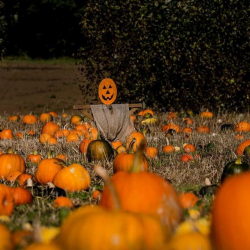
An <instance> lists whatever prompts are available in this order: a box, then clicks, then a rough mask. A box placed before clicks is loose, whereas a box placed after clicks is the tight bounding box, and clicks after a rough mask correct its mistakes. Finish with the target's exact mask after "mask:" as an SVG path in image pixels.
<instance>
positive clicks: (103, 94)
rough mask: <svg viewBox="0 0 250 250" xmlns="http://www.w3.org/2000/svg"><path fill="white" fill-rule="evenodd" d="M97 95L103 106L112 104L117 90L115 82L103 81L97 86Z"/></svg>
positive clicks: (108, 79)
mask: <svg viewBox="0 0 250 250" xmlns="http://www.w3.org/2000/svg"><path fill="white" fill-rule="evenodd" d="M98 94H99V98H100V100H101V102H102V103H103V104H105V105H110V104H112V103H113V102H114V101H115V99H116V96H117V88H116V84H115V82H114V81H113V80H112V79H110V78H105V79H103V80H102V81H101V83H100V85H99V88H98Z"/></svg>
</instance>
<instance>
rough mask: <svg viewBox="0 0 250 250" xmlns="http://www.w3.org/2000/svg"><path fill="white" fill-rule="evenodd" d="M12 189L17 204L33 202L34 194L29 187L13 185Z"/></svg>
mask: <svg viewBox="0 0 250 250" xmlns="http://www.w3.org/2000/svg"><path fill="white" fill-rule="evenodd" d="M10 190H11V194H12V197H13V200H14V204H15V205H16V206H19V205H23V204H32V202H33V196H32V194H31V192H30V191H29V190H28V189H26V188H23V187H12V188H11V189H10Z"/></svg>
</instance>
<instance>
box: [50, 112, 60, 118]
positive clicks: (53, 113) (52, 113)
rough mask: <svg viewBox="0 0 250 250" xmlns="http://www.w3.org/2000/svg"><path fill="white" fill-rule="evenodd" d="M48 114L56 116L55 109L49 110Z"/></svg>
mask: <svg viewBox="0 0 250 250" xmlns="http://www.w3.org/2000/svg"><path fill="white" fill-rule="evenodd" d="M49 114H50V115H51V116H52V117H57V116H58V114H57V113H56V112H55V111H50V112H49Z"/></svg>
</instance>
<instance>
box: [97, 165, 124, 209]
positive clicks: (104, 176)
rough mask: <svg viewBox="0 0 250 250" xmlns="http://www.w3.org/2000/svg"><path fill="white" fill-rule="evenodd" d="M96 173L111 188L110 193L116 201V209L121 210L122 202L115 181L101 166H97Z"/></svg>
mask: <svg viewBox="0 0 250 250" xmlns="http://www.w3.org/2000/svg"><path fill="white" fill-rule="evenodd" d="M94 171H95V172H96V174H97V175H99V176H100V177H101V178H102V179H103V181H104V183H105V185H106V186H107V187H108V188H109V191H110V193H111V196H112V198H113V201H114V209H115V210H120V209H121V201H120V198H119V195H118V193H117V191H116V189H115V185H114V183H113V181H112V180H111V178H110V177H109V176H108V174H107V172H106V170H105V169H104V168H103V167H102V166H100V165H95V166H94Z"/></svg>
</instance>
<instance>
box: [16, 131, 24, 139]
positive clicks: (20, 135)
mask: <svg viewBox="0 0 250 250" xmlns="http://www.w3.org/2000/svg"><path fill="white" fill-rule="evenodd" d="M15 136H16V137H17V138H23V133H22V132H17V133H16V134H15Z"/></svg>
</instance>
